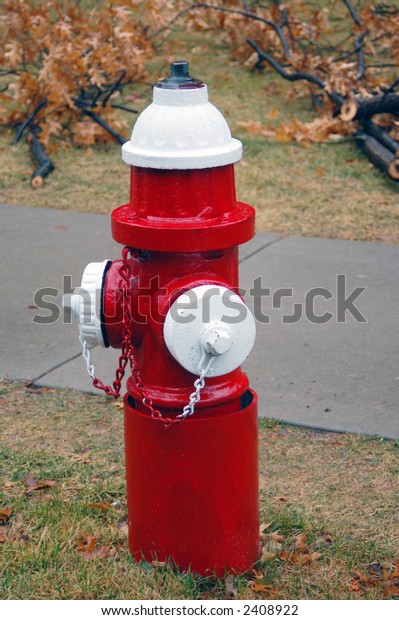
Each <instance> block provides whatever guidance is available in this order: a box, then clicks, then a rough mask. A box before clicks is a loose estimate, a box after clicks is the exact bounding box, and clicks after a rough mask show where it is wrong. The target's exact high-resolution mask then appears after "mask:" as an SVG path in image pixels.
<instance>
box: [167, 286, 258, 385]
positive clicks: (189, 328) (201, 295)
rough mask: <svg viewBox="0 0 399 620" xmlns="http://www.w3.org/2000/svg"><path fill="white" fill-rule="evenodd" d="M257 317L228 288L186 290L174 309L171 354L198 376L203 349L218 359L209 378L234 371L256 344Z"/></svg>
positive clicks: (169, 323) (169, 339)
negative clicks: (255, 318)
mask: <svg viewBox="0 0 399 620" xmlns="http://www.w3.org/2000/svg"><path fill="white" fill-rule="evenodd" d="M255 335H256V327H255V320H254V317H253V315H252V313H251V311H250V310H249V308H248V306H247V305H246V304H245V303H244V301H243V300H242V299H241V297H239V295H237V294H236V293H234V291H232V290H230V289H228V288H226V287H225V286H218V285H212V284H206V285H201V286H196V287H194V288H192V289H190V290H189V291H186V292H185V293H183V294H182V295H180V297H178V298H177V299H176V300H175V302H174V303H173V304H172V306H171V307H170V309H169V311H168V314H167V316H166V319H165V324H164V338H165V343H166V346H167V348H168V350H169V352H170V354H171V355H172V356H173V357H174V358H175V360H176V361H177V362H179V364H180V365H181V366H183V368H185V369H186V370H188V371H189V372H191V373H193V374H195V375H197V374H199V372H198V365H199V363H200V361H201V358H202V354H203V350H204V349H205V351H207V352H208V353H209V354H210V355H212V356H214V360H213V363H212V366H211V368H210V370H209V371H208V373H207V376H209V377H219V376H221V375H226V374H227V373H229V372H232V371H233V370H235V369H236V368H238V367H239V366H241V364H242V363H243V362H244V361H245V359H246V358H247V357H248V355H249V353H250V352H251V350H252V347H253V345H254V343H255Z"/></svg>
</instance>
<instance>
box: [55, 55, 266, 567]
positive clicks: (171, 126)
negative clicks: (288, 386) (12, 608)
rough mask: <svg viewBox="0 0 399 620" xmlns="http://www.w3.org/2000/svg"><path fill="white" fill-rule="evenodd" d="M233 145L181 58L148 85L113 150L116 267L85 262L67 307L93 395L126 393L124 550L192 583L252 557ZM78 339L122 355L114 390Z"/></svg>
mask: <svg viewBox="0 0 399 620" xmlns="http://www.w3.org/2000/svg"><path fill="white" fill-rule="evenodd" d="M241 154H242V145H241V142H239V141H238V140H236V139H234V138H232V137H231V133H230V130H229V127H228V125H227V123H226V121H225V119H224V117H223V116H222V114H221V113H220V112H219V110H218V109H217V108H215V107H214V106H213V105H212V104H211V103H210V102H209V101H208V91H207V87H206V85H205V84H204V83H203V82H202V81H200V80H197V79H194V78H191V77H190V75H189V66H188V63H187V62H183V61H181V62H174V63H172V64H171V71H170V76H169V77H167V78H166V79H163V80H160V81H159V82H158V83H157V84H156V86H155V87H154V90H153V103H152V104H151V105H150V106H149V107H148V108H146V109H145V110H144V112H143V113H142V114H141V115H140V116H139V118H138V119H137V122H136V124H135V126H134V129H133V133H132V137H131V140H130V141H128V142H126V143H125V144H124V145H123V147H122V156H123V160H124V161H125V162H126V163H127V164H129V165H130V171H131V172H130V174H131V185H130V202H129V204H126V205H123V206H122V207H119V208H117V209H115V210H114V211H113V213H112V235H113V237H114V239H115V240H116V241H117V242H119V243H121V244H122V245H123V246H124V248H123V250H122V259H121V260H116V261H113V262H111V261H110V260H104V261H102V262H99V263H90V264H89V265H88V266H87V267H86V269H85V271H84V273H83V277H82V283H81V287H80V289H76V290H75V292H74V294H73V295H72V296H71V297H70V300H69V301H68V300H67V301H66V302H65V303H66V305H68V304H69V306H70V308H71V309H72V311H73V313H74V314H75V316H76V317H77V319H78V322H79V332H80V341H81V343H82V347H83V356H84V358H85V360H86V362H87V369H88V372H89V374H90V376H91V378H92V380H93V384H94V386H95V387H98V388H100V389H102V390H104V391H105V392H106V393H107V394H109V395H111V396H114V397H117V396H118V395H119V392H120V389H121V381H122V379H123V376H124V373H125V369H126V368H129V369H130V373H131V374H130V376H129V378H128V379H127V394H126V395H125V398H124V415H125V442H126V446H125V450H126V478H127V507H128V524H129V549H130V552H131V554H132V556H133V557H134V558H135V559H136V560H138V561H140V560H146V561H152V560H158V561H171V562H173V564H174V565H175V566H177V567H178V568H179V569H180V570H188V569H190V570H192V571H194V572H196V573H199V574H201V575H210V574H213V573H216V574H217V575H219V576H221V575H223V574H225V573H227V572H233V573H243V572H245V571H247V570H248V569H250V568H251V566H252V565H253V564H254V563H255V562H257V560H258V559H259V516H258V449H257V442H258V438H257V395H256V393H255V392H254V391H253V390H251V389H250V387H249V384H248V378H247V376H246V375H245V374H244V372H243V371H242V370H241V368H240V365H241V364H242V363H243V362H244V360H245V359H246V357H247V356H248V354H249V353H250V351H251V349H252V347H253V344H254V341H255V322H254V318H253V316H252V314H251V312H250V310H249V309H248V308H247V306H246V304H245V302H244V301H243V299H242V298H241V297H240V296H239V294H238V246H239V245H240V244H242V243H244V242H246V241H248V240H249V239H251V238H252V237H253V235H254V219H255V217H254V209H253V208H252V207H250V206H249V205H247V204H244V203H242V202H237V200H236V194H235V181H234V163H235V162H237V161H239V160H240V158H241ZM90 345H101V346H105V347H109V346H111V347H114V348H117V349H121V350H122V352H121V355H120V357H119V367H118V368H117V370H116V379H115V381H114V382H113V384H112V386H106V385H105V384H104V383H103V382H102V381H101V380H100V379H98V378H97V377H96V375H95V371H94V366H93V364H92V363H91V358H90V348H89V346H90Z"/></svg>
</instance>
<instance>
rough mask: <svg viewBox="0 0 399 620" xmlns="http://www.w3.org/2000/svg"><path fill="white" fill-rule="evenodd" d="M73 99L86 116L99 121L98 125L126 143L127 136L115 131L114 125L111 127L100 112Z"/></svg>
mask: <svg viewBox="0 0 399 620" xmlns="http://www.w3.org/2000/svg"><path fill="white" fill-rule="evenodd" d="M73 101H74V102H75V103H76V105H77V106H78V107H79V108H80V109H81V110H82V112H83V114H85V115H86V116H89V117H90V118H91V119H93V121H94V122H95V123H97V125H100V127H102V128H103V129H105V131H107V132H108V133H109V134H110V135H111V136H112V137H113V138H114V139H115V140H116V141H117V142H119V144H125V142H126V138H124V137H123V136H121V134H120V133H118V132H117V131H115V129H112V127H110V126H109V125H108V124H107V123H106V122H105V121H104V120H103V119H102V118H101V116H99V114H96V113H95V112H92V110H88V109H87V108H86V107H85V106H84V105H82V103H80V102H79V99H73Z"/></svg>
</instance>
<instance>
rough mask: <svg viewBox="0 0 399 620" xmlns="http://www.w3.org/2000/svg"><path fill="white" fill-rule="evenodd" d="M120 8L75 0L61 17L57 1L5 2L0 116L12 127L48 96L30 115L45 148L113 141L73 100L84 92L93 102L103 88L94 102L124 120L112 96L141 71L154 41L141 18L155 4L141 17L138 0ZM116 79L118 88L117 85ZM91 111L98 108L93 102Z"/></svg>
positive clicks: (111, 120)
mask: <svg viewBox="0 0 399 620" xmlns="http://www.w3.org/2000/svg"><path fill="white" fill-rule="evenodd" d="M121 9H122V7H118V6H116V4H115V3H114V2H110V3H107V4H106V6H104V7H102V6H101V7H100V6H98V7H96V8H95V9H93V10H92V11H87V10H86V9H85V8H83V7H81V6H79V5H76V6H75V7H74V10H73V12H72V13H71V14H70V16H69V17H68V21H65V20H66V17H65V13H64V11H63V10H61V5H60V3H59V2H58V1H57V0H49V1H48V2H46V3H44V4H43V3H41V4H40V5H36V4H32V3H31V2H28V1H27V0H20V1H19V2H8V3H6V4H5V5H4V17H3V21H2V26H4V28H3V31H2V36H3V46H2V47H3V49H2V51H0V67H1V68H2V69H3V70H4V73H6V72H7V71H8V72H9V73H8V75H9V77H8V78H7V80H8V82H9V83H8V88H7V93H6V95H5V96H4V97H2V100H3V103H4V104H5V105H4V106H2V107H1V109H0V121H1V122H2V123H4V124H9V125H12V126H14V125H15V124H16V123H18V122H23V121H24V120H25V118H26V116H27V115H28V114H29V113H31V112H32V111H33V110H35V109H36V107H37V105H38V104H39V103H40V102H41V101H43V100H45V101H46V106H45V107H43V108H42V109H40V111H38V112H37V114H36V115H35V119H34V120H35V124H36V125H37V127H38V128H39V130H40V132H39V139H40V141H41V142H42V144H44V145H45V146H46V150H48V152H50V147H51V146H54V147H56V145H57V144H62V145H70V144H71V141H74V142H75V143H76V144H80V145H83V146H87V145H90V144H94V143H95V142H106V141H107V142H109V141H110V140H113V138H112V137H111V136H110V135H109V134H108V133H107V132H106V131H104V129H103V128H102V127H100V126H99V125H97V124H96V123H95V122H94V121H93V120H91V119H89V118H85V117H84V116H83V114H82V108H81V106H79V105H78V104H77V98H78V97H82V98H83V99H84V105H85V104H86V103H87V100H88V99H89V100H90V99H93V98H96V102H98V97H99V94H100V93H101V92H105V93H106V100H105V102H102V101H101V102H98V103H99V107H100V108H101V116H102V118H103V119H104V121H105V122H106V123H108V124H111V125H112V126H113V127H114V128H115V129H118V128H120V123H121V122H123V121H121V120H120V119H119V118H118V117H117V116H116V114H115V110H114V109H113V108H112V104H111V97H115V96H118V91H119V90H121V89H122V87H123V85H125V84H127V83H130V82H132V81H134V82H135V83H136V84H137V83H138V82H139V81H142V80H143V79H145V77H146V70H145V67H144V62H145V60H147V59H148V58H149V57H151V55H152V51H153V47H152V44H151V43H150V41H149V40H148V37H147V36H146V35H147V30H148V23H145V21H146V20H147V21H148V19H151V13H152V12H153V10H154V9H153V7H148V9H147V10H146V12H145V19H144V18H143V15H142V13H141V11H139V10H138V8H137V6H136V3H130V4H129V6H128V7H127V8H126V10H125V9H124V11H122V10H121ZM126 16H128V18H127V17H126ZM26 33H30V36H28V37H27V36H26ZM22 43H23V44H22ZM122 75H123V77H122V78H121V76H122ZM116 83H118V86H119V88H114V86H115V84H116ZM82 93H83V94H82ZM103 103H104V105H103ZM89 107H90V106H89ZM91 109H92V110H93V111H94V112H96V111H97V108H96V106H95V104H94V106H93V108H91Z"/></svg>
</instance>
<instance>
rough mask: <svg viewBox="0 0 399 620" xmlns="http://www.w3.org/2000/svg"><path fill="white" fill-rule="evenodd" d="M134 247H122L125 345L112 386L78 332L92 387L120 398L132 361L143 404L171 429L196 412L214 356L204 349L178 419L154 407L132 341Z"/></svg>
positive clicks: (122, 347) (123, 331)
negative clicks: (98, 374) (97, 369)
mask: <svg viewBox="0 0 399 620" xmlns="http://www.w3.org/2000/svg"><path fill="white" fill-rule="evenodd" d="M131 252H132V249H131V248H128V247H125V248H123V250H122V261H123V262H122V266H121V268H120V272H119V273H120V275H121V277H122V279H123V280H124V285H123V288H122V345H121V349H122V351H121V355H120V356H119V362H118V363H119V366H118V368H117V369H116V371H115V380H114V381H113V383H112V387H111V386H109V385H105V384H104V383H103V382H102V381H101V379H98V377H96V374H95V369H94V365H93V364H92V362H91V356H90V349H89V348H88V346H87V342H86V340H84V339H83V338H82V336H81V334H79V341H80V343H81V345H82V356H83V358H84V360H85V361H86V367H87V372H88V373H89V375H90V377H91V378H92V380H93V386H94V387H95V388H97V389H99V390H103V391H104V392H105V393H106V394H107V395H108V396H113V397H114V398H119V396H120V391H121V384H122V381H123V378H124V376H125V372H126V366H127V364H128V363H129V365H130V370H131V373H132V376H133V379H134V382H135V384H136V388H137V390H138V392H139V393H140V395H141V399H142V403H143V405H144V406H145V407H146V408H147V409H148V411H149V412H150V413H151V416H152V417H153V418H154V419H156V420H159V421H161V422H163V423H164V424H165V426H166V428H168V427H169V426H172V425H173V424H178V423H180V422H182V421H183V420H184V419H185V418H187V417H188V416H191V415H193V413H194V409H195V405H196V404H197V403H198V402H199V401H200V399H201V390H202V389H203V388H204V387H205V377H206V375H207V373H208V371H209V369H210V367H211V365H212V363H213V360H214V357H213V356H210V355H209V354H208V353H207V352H206V351H205V350H203V353H202V356H201V360H200V362H199V364H198V374H199V377H198V379H196V380H195V381H194V388H195V391H194V392H192V393H191V394H190V399H189V402H188V404H187V405H186V406H185V407H184V408H183V411H182V413H180V414H179V415H178V416H176V417H175V418H166V417H165V416H163V415H162V413H161V412H160V411H159V410H158V409H155V408H154V407H153V404H152V401H151V398H149V397H148V396H147V395H146V393H145V386H144V383H143V381H142V379H141V375H140V371H139V369H138V367H137V363H136V358H135V354H136V351H135V348H134V346H133V344H132V336H133V330H132V323H133V319H132V316H131V312H130V303H129V289H130V277H131V267H130V264H129V262H128V259H129V256H130V255H131ZM206 360H207V363H206V366H203V364H204V363H205V361H206Z"/></svg>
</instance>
